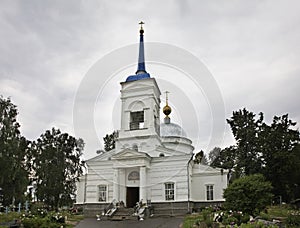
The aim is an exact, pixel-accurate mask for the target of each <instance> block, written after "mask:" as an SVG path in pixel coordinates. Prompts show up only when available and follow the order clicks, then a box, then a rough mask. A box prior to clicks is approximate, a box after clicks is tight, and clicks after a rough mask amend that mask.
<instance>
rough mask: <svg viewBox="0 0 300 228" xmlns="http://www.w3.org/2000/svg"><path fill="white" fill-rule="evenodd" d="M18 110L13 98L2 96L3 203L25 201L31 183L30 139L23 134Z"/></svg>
mask: <svg viewBox="0 0 300 228" xmlns="http://www.w3.org/2000/svg"><path fill="white" fill-rule="evenodd" d="M17 115H18V110H17V107H16V106H15V105H14V104H12V102H11V100H10V99H9V98H8V99H4V98H3V97H1V96H0V188H2V194H3V205H10V204H12V203H14V204H17V203H19V202H24V200H25V198H24V192H25V191H26V187H27V185H28V183H29V180H28V173H29V169H30V162H29V161H30V153H29V152H30V151H29V141H28V140H26V139H25V138H24V137H23V136H21V132H20V130H19V128H20V124H19V123H18V122H17Z"/></svg>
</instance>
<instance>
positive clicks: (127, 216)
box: [109, 207, 137, 221]
mask: <svg viewBox="0 0 300 228" xmlns="http://www.w3.org/2000/svg"><path fill="white" fill-rule="evenodd" d="M133 213H134V210H133V208H125V207H120V208H118V209H117V211H116V212H115V213H114V214H113V215H112V216H111V217H109V220H113V221H121V220H137V217H136V216H133Z"/></svg>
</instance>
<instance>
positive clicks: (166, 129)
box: [160, 123, 187, 137]
mask: <svg viewBox="0 0 300 228" xmlns="http://www.w3.org/2000/svg"><path fill="white" fill-rule="evenodd" d="M160 136H161V137H170V136H173V137H174V136H175V137H187V135H186V133H185V131H184V130H183V129H182V127H180V126H179V125H178V124H175V123H162V124H160Z"/></svg>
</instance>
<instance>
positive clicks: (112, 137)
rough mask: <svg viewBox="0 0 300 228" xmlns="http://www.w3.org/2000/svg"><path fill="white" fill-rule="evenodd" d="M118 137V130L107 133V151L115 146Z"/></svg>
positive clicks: (105, 146) (105, 144) (105, 145)
mask: <svg viewBox="0 0 300 228" xmlns="http://www.w3.org/2000/svg"><path fill="white" fill-rule="evenodd" d="M117 137H118V134H117V132H116V131H114V132H113V133H111V134H106V136H105V137H104V138H103V141H104V150H105V151H110V150H112V149H114V148H115V146H116V139H117Z"/></svg>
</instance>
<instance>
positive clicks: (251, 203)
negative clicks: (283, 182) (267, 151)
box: [224, 174, 273, 215]
mask: <svg viewBox="0 0 300 228" xmlns="http://www.w3.org/2000/svg"><path fill="white" fill-rule="evenodd" d="M271 192H272V184H271V183H270V182H268V181H266V179H265V177H264V176H263V175H262V174H254V175H250V176H244V177H241V178H239V179H237V180H235V181H234V182H233V183H232V184H230V185H229V186H228V188H226V189H225V190H224V198H225V199H226V201H225V203H224V206H225V207H226V208H227V209H228V210H233V211H243V212H244V213H248V214H250V215H257V214H258V213H259V212H260V211H262V210H263V209H264V208H265V207H266V206H267V205H269V204H270V203H271V200H272V197H273V195H272V193H271Z"/></svg>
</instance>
